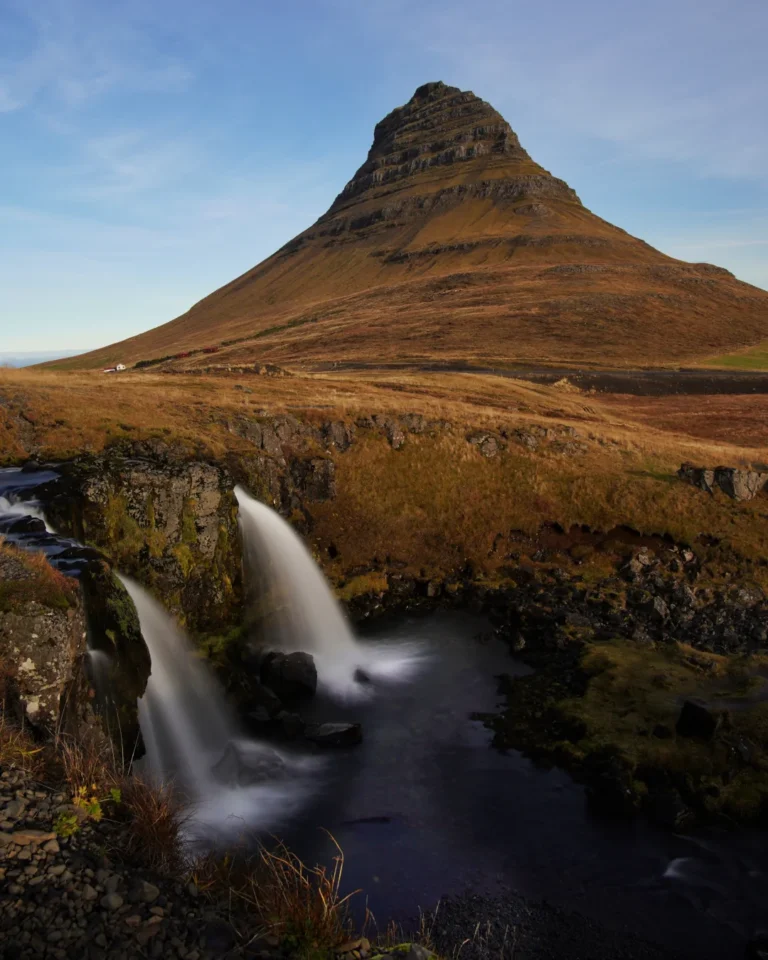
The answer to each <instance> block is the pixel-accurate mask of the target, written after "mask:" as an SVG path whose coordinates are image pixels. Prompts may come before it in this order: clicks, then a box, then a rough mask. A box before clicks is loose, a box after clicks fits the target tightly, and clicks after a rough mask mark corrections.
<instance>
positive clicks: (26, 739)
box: [0, 679, 47, 779]
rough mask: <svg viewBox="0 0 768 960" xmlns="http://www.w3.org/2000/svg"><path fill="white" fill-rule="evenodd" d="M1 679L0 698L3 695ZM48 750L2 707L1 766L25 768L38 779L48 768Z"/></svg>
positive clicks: (0, 716) (0, 721)
mask: <svg viewBox="0 0 768 960" xmlns="http://www.w3.org/2000/svg"><path fill="white" fill-rule="evenodd" d="M2 685H3V681H2V679H0V699H1V698H2V696H3V687H2ZM46 759H47V758H46V750H45V747H44V746H41V745H40V744H39V743H37V742H36V740H35V739H34V737H33V736H32V733H31V732H30V730H29V729H28V728H26V727H24V726H20V725H19V724H17V723H14V721H13V720H11V718H10V717H8V716H7V715H6V712H5V710H4V709H0V767H2V768H3V769H7V768H10V769H16V770H23V771H24V773H27V774H29V775H31V776H32V777H33V778H35V779H37V778H38V777H40V776H42V775H43V773H44V771H45V769H46Z"/></svg>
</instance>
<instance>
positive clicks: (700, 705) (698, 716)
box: [675, 700, 723, 740]
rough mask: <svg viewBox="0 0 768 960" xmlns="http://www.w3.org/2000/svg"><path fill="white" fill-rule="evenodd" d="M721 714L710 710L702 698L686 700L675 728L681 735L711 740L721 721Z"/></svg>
mask: <svg viewBox="0 0 768 960" xmlns="http://www.w3.org/2000/svg"><path fill="white" fill-rule="evenodd" d="M722 719H723V715H722V713H721V712H720V711H718V710H712V709H711V708H710V707H709V706H708V705H707V704H706V703H705V702H704V701H703V700H686V701H685V703H684V704H683V709H682V710H681V711H680V716H679V717H678V720H677V725H676V727H675V729H676V730H677V733H678V735H679V736H681V737H698V738H700V739H701V740H711V739H712V738H713V737H714V735H715V734H716V733H717V731H718V729H719V727H720V724H721V723H722Z"/></svg>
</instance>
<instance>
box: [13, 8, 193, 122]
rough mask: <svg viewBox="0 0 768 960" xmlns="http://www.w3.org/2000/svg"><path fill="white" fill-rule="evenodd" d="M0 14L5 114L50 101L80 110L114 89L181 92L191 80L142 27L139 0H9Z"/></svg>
mask: <svg viewBox="0 0 768 960" xmlns="http://www.w3.org/2000/svg"><path fill="white" fill-rule="evenodd" d="M0 16H2V22H3V36H2V38H0V112H6V113H7V112H11V111H14V110H19V109H22V108H23V107H27V106H30V105H33V104H40V103H41V102H42V101H45V100H51V101H53V102H54V103H56V104H58V105H59V106H63V107H67V108H76V107H78V106H81V105H83V104H85V103H88V102H89V101H91V100H93V99H96V98H98V97H100V96H102V95H104V94H106V93H108V92H110V91H113V90H125V91H138V92H174V91H180V90H183V89H185V88H186V87H187V85H188V84H189V82H190V81H191V79H192V72H191V70H190V69H189V67H188V65H186V64H185V63H183V62H181V61H180V60H179V59H177V58H175V57H173V56H170V55H167V54H164V53H162V52H161V51H158V49H157V46H156V45H155V44H153V43H152V42H151V40H150V39H149V38H148V34H147V33H146V32H145V31H143V30H142V28H141V26H142V23H141V4H139V5H136V4H131V5H122V6H120V7H119V8H117V7H114V6H113V5H111V4H108V3H106V4H100V5H97V4H94V3H92V2H90V0H34V2H27V0H6V9H5V10H4V11H2V12H0Z"/></svg>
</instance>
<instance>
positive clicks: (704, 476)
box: [677, 463, 715, 493]
mask: <svg viewBox="0 0 768 960" xmlns="http://www.w3.org/2000/svg"><path fill="white" fill-rule="evenodd" d="M677 475H678V477H679V478H680V479H681V480H682V481H684V482H685V483H690V484H691V485H692V486H694V487H698V488H699V489H700V490H705V491H706V492H707V493H712V492H713V490H714V486H715V471H714V470H710V469H708V468H707V467H697V466H695V465H694V464H692V463H684V464H683V465H682V466H681V467H680V469H679V470H678V471H677Z"/></svg>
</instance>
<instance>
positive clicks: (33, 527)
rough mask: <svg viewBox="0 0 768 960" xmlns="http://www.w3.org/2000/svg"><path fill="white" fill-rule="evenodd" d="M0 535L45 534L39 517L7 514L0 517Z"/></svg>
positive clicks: (43, 525) (43, 524)
mask: <svg viewBox="0 0 768 960" xmlns="http://www.w3.org/2000/svg"><path fill="white" fill-rule="evenodd" d="M0 533H45V523H43V521H42V520H40V519H39V517H19V516H16V515H14V514H7V515H5V516H3V517H0Z"/></svg>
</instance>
